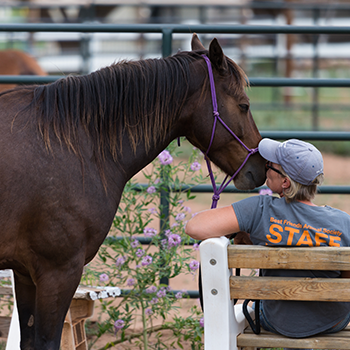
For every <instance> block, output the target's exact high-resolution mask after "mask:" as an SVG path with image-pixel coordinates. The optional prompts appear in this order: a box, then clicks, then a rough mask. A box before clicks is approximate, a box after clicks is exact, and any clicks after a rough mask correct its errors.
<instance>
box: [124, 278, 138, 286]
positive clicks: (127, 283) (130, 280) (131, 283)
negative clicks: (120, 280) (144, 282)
mask: <svg viewBox="0 0 350 350" xmlns="http://www.w3.org/2000/svg"><path fill="white" fill-rule="evenodd" d="M135 283H136V281H135V279H134V278H129V279H128V280H127V281H126V285H127V286H129V287H132V286H133V285H134V284H135Z"/></svg>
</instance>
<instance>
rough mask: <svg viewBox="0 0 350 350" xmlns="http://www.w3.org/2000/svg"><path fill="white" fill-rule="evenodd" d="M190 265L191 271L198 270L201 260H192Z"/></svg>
mask: <svg viewBox="0 0 350 350" xmlns="http://www.w3.org/2000/svg"><path fill="white" fill-rule="evenodd" d="M189 267H190V270H191V271H196V270H198V268H199V262H198V261H197V260H192V261H191V262H190V263H189Z"/></svg>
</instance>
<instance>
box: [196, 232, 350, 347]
mask: <svg viewBox="0 0 350 350" xmlns="http://www.w3.org/2000/svg"><path fill="white" fill-rule="evenodd" d="M200 257H201V269H202V288H203V303H204V349H205V350H217V349H220V350H236V349H243V348H244V349H254V348H257V347H259V348H274V347H278V348H279V347H282V348H283V347H285V348H306V349H350V328H349V326H348V327H347V328H346V329H345V330H344V331H341V332H338V333H335V334H328V335H317V336H312V337H308V338H301V339H300V338H299V339H295V338H288V337H285V336H282V335H276V334H273V333H270V332H266V331H264V330H263V329H262V331H261V334H259V335H256V334H254V333H253V332H252V331H251V329H250V328H249V327H247V322H246V320H245V317H244V315H243V313H242V304H236V305H235V306H234V305H233V299H253V300H254V299H255V300H257V299H260V300H261V299H264V300H313V301H314V300H320V301H347V302H350V279H348V278H283V277H249V276H241V277H239V276H233V275H232V274H231V269H232V268H243V269H260V268H262V269H268V268H269V269H301V270H302V269H305V270H344V271H350V248H335V247H311V248H300V247H290V248H278V247H262V246H247V245H230V242H229V240H228V239H227V238H226V237H221V238H211V239H207V240H205V241H203V242H202V243H201V244H200ZM249 312H250V314H251V316H252V317H253V310H252V309H250V311H249Z"/></svg>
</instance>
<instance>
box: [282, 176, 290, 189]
mask: <svg viewBox="0 0 350 350" xmlns="http://www.w3.org/2000/svg"><path fill="white" fill-rule="evenodd" d="M289 187H290V180H289V179H288V177H285V178H284V179H283V182H282V188H283V189H287V188H289Z"/></svg>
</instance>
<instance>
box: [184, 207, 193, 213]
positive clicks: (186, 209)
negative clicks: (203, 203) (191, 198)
mask: <svg viewBox="0 0 350 350" xmlns="http://www.w3.org/2000/svg"><path fill="white" fill-rule="evenodd" d="M183 210H184V211H187V212H188V213H190V212H191V208H190V207H186V206H183Z"/></svg>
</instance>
